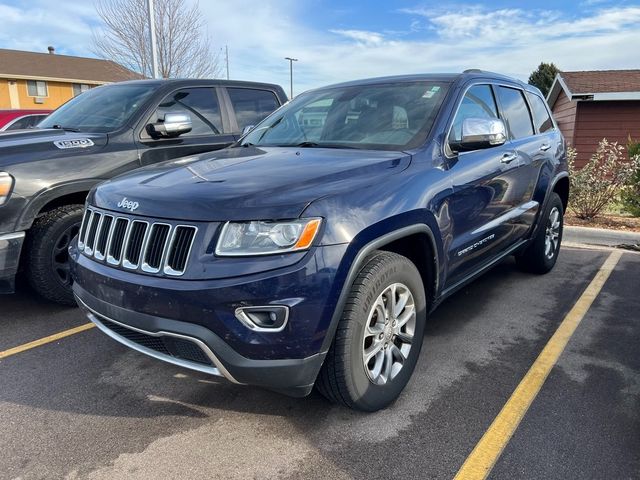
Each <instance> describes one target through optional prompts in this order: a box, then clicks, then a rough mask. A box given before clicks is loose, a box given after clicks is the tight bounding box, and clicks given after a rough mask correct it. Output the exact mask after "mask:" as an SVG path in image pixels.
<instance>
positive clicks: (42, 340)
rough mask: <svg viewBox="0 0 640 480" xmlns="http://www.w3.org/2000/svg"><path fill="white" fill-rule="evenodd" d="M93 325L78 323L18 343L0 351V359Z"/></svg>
mask: <svg viewBox="0 0 640 480" xmlns="http://www.w3.org/2000/svg"><path fill="white" fill-rule="evenodd" d="M93 327H95V324H93V323H85V324H84V325H80V326H79V327H75V328H70V329H69V330H64V331H62V332H58V333H54V334H53V335H49V336H48V337H44V338H40V339H39V340H34V341H33V342H29V343H25V344H23V345H18V346H17V347H13V348H10V349H9V350H5V351H4V352H0V360H2V359H3V358H7V357H10V356H11V355H15V354H16V353H20V352H24V351H25V350H30V349H32V348H36V347H39V346H40V345H46V344H47V343H51V342H55V341H56V340H60V339H61V338H64V337H68V336H70V335H75V334H76V333H80V332H84V331H85V330H89V329H90V328H93Z"/></svg>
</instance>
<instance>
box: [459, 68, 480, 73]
mask: <svg viewBox="0 0 640 480" xmlns="http://www.w3.org/2000/svg"><path fill="white" fill-rule="evenodd" d="M482 72H483V70H480V69H479V68H467V69H466V70H465V71H464V72H462V73H482Z"/></svg>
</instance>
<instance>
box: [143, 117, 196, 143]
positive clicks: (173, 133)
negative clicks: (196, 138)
mask: <svg viewBox="0 0 640 480" xmlns="http://www.w3.org/2000/svg"><path fill="white" fill-rule="evenodd" d="M191 128H192V123H191V117H190V116H189V114H188V113H184V112H173V113H171V112H169V113H165V114H164V116H163V118H162V119H161V120H160V121H159V122H156V123H150V124H149V125H148V129H149V134H150V135H151V136H153V137H163V138H172V137H177V136H179V135H182V134H183V133H188V132H190V131H191Z"/></svg>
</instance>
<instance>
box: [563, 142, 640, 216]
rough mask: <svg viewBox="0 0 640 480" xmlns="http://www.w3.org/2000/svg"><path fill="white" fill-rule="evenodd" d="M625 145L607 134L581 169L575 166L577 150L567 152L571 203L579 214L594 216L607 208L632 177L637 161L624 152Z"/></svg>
mask: <svg viewBox="0 0 640 480" xmlns="http://www.w3.org/2000/svg"><path fill="white" fill-rule="evenodd" d="M623 152H624V147H622V146H620V145H618V144H617V142H614V143H609V142H608V141H607V139H606V138H604V139H602V140H601V141H600V143H599V144H598V149H597V150H596V152H595V153H594V154H593V155H592V156H591V158H590V159H589V161H588V162H587V164H586V165H585V166H584V167H582V168H581V169H580V170H577V169H576V168H575V158H576V152H575V150H574V149H570V150H569V152H568V155H567V157H568V158H567V159H568V161H569V171H570V174H571V189H570V194H569V195H570V197H569V207H570V208H571V210H572V211H573V212H574V213H575V214H576V216H577V217H578V218H582V219H585V220H589V219H592V218H594V217H596V216H598V214H600V213H601V212H602V210H604V209H605V208H607V207H608V206H609V205H610V204H611V203H612V202H613V200H614V199H616V197H617V196H618V194H619V192H620V189H621V188H622V186H623V185H625V184H626V183H627V182H628V180H629V179H630V178H631V176H632V174H633V172H634V167H635V164H634V162H628V161H626V159H625V158H624V155H623Z"/></svg>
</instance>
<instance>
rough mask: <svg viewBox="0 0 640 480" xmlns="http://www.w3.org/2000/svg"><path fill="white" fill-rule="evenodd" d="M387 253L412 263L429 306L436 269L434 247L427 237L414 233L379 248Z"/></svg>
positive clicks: (433, 293) (433, 292) (433, 288)
mask: <svg viewBox="0 0 640 480" xmlns="http://www.w3.org/2000/svg"><path fill="white" fill-rule="evenodd" d="M379 250H384V251H387V252H394V253H397V254H399V255H402V256H404V257H407V258H408V259H409V260H411V261H412V262H413V264H414V265H415V266H416V268H417V269H418V271H419V272H420V276H421V277H422V283H423V284H424V287H425V290H426V294H427V303H428V305H431V303H432V302H433V299H434V297H435V294H436V268H437V265H436V264H435V255H434V246H433V245H432V243H431V240H430V239H429V237H428V236H427V235H426V234H424V233H415V234H413V235H409V236H406V237H403V238H400V239H398V240H394V241H393V242H391V243H387V244H386V245H383V246H382V247H380V248H379Z"/></svg>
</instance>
